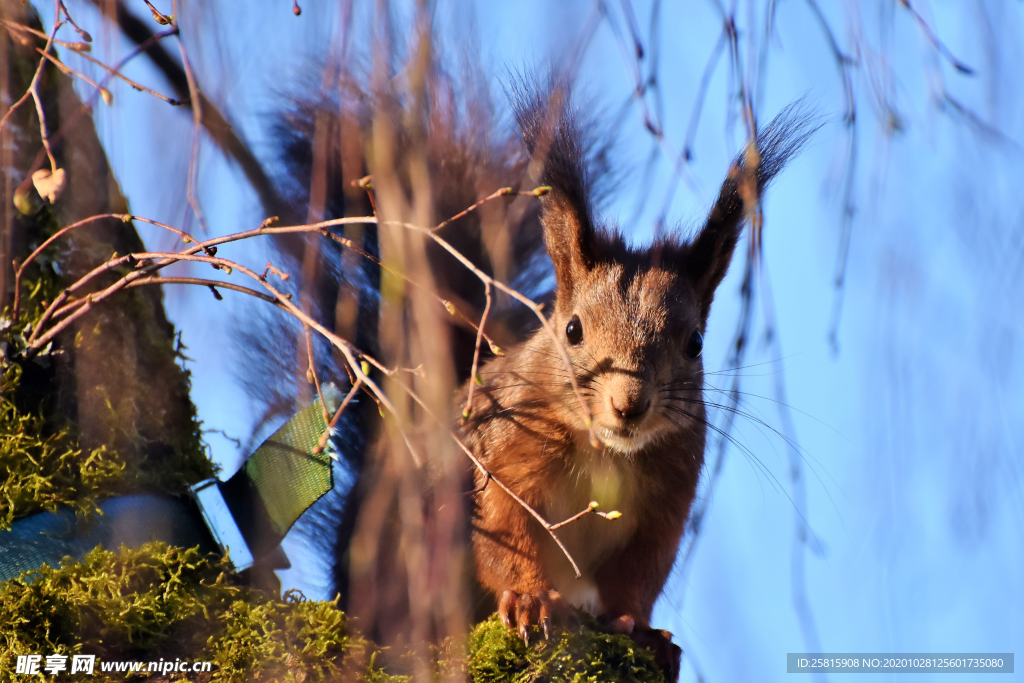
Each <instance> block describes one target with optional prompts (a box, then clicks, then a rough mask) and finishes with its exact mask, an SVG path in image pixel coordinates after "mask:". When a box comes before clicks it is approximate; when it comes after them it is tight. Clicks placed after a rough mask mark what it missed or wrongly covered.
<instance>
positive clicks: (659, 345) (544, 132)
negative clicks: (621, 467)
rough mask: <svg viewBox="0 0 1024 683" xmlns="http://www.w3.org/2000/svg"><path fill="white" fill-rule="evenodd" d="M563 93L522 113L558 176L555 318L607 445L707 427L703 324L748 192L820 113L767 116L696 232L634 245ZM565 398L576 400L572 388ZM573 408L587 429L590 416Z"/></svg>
mask: <svg viewBox="0 0 1024 683" xmlns="http://www.w3.org/2000/svg"><path fill="white" fill-rule="evenodd" d="M564 100H565V98H563V97H561V96H560V95H559V94H558V92H557V90H556V91H555V93H554V94H553V95H549V96H548V97H547V98H546V99H545V98H541V97H539V96H537V95H536V94H534V95H532V96H523V95H522V94H520V97H519V99H518V102H517V105H518V106H517V119H518V122H519V124H520V127H521V128H522V130H523V135H524V138H525V140H526V143H527V147H528V149H529V150H530V152H531V154H532V155H533V159H534V160H535V161H536V162H538V163H543V170H542V171H541V173H540V174H539V180H540V181H541V183H543V184H544V185H549V186H550V187H551V190H550V191H549V193H548V194H547V195H545V196H544V198H543V199H542V203H543V204H542V206H543V208H542V214H541V222H542V224H543V226H544V241H545V244H546V246H547V250H548V254H549V255H550V257H551V260H552V263H553V264H554V270H555V278H556V281H557V287H556V299H555V307H554V312H553V313H552V315H551V318H550V320H551V323H552V326H553V327H554V329H555V331H556V333H557V334H559V335H561V336H562V339H561V341H562V343H563V344H564V345H565V348H566V350H567V351H568V354H569V357H570V359H571V360H572V363H573V366H574V371H575V375H576V379H577V382H578V384H579V386H580V389H581V393H582V395H583V397H584V398H585V399H586V400H587V402H588V404H589V406H590V409H591V411H592V413H593V418H594V424H595V427H596V432H597V436H598V438H600V439H601V441H602V442H603V443H604V445H605V447H607V448H608V449H610V450H612V451H614V452H619V453H623V454H627V455H629V454H632V453H636V452H638V451H641V450H643V449H644V448H645V447H647V446H649V445H651V444H653V443H655V442H657V441H659V440H662V439H664V438H666V437H670V436H672V435H678V434H683V433H689V434H691V435H693V434H698V435H703V434H704V433H705V426H706V417H705V410H704V402H703V392H702V388H703V363H702V358H701V351H702V347H703V344H704V338H703V335H704V330H705V326H706V324H707V319H708V313H709V312H710V309H711V302H712V300H713V299H714V295H715V290H716V289H717V288H718V285H719V284H720V283H721V281H722V278H723V277H724V276H725V273H726V271H727V270H728V267H729V262H730V260H731V259H732V255H733V251H734V250H735V248H736V244H737V242H738V240H739V236H740V230H741V227H742V222H743V219H744V216H745V215H746V212H747V211H748V210H749V209H750V208H752V207H749V206H746V205H745V202H744V197H747V201H748V202H750V201H751V199H753V198H756V195H757V194H758V193H759V192H760V191H761V190H763V189H764V188H765V186H766V185H767V183H768V182H769V181H770V179H771V178H772V176H774V174H775V173H776V172H777V171H778V170H779V169H780V168H781V167H782V165H783V164H784V163H785V161H786V160H787V159H788V158H789V157H790V156H791V155H792V154H793V153H794V152H795V151H796V150H797V149H798V148H799V146H800V145H801V144H802V143H803V142H804V141H805V140H806V139H807V137H808V136H809V135H810V134H811V133H812V132H813V127H812V124H813V121H812V120H811V119H810V118H809V117H808V116H806V115H805V114H804V113H803V112H802V110H801V107H800V106H799V104H797V105H796V106H791V107H790V108H788V109H787V110H785V111H784V112H783V113H782V114H781V115H780V116H779V117H778V118H777V119H776V120H775V121H774V122H772V124H770V125H769V126H768V127H766V128H765V129H764V130H763V131H762V133H761V135H759V136H758V141H757V143H758V144H757V149H758V151H759V157H758V163H757V166H756V168H755V169H754V170H753V172H748V171H747V170H745V166H744V161H743V160H742V159H738V160H737V161H736V162H735V163H734V165H733V167H732V168H731V170H730V172H729V174H728V177H727V178H726V180H725V182H724V183H723V185H722V189H721V192H720V194H719V197H718V199H717V201H716V203H715V205H714V207H713V208H712V210H711V212H710V215H709V216H708V219H707V221H706V223H705V224H704V226H703V227H702V228H701V230H700V231H699V232H698V233H697V234H696V235H695V236H694V237H693V238H692V239H690V240H688V241H684V240H681V239H679V238H676V237H668V238H662V239H658V240H656V241H655V242H654V244H653V245H651V246H649V247H647V248H645V249H634V248H631V247H629V246H628V245H627V244H626V243H625V242H624V240H623V239H622V238H621V237H620V236H619V235H618V234H616V233H615V232H613V231H608V230H605V229H602V228H600V227H598V226H597V225H596V224H595V220H594V217H593V209H592V206H591V201H590V196H589V195H590V192H589V188H590V182H589V180H590V179H589V178H588V166H587V163H586V157H587V154H586V151H587V146H586V145H585V143H584V142H583V141H582V136H581V134H580V131H579V126H578V124H577V122H576V121H575V119H574V117H573V115H572V113H571V111H570V109H569V108H568V107H567V106H565V104H564ZM555 106H557V109H553V108H552V107H555ZM552 112H554V113H552ZM747 167H748V168H749V164H748V165H747ZM744 184H746V186H745V187H742V186H744ZM753 200H754V201H756V199H753ZM565 398H566V403H567V404H573V405H575V400H573V399H572V397H571V392H570V393H569V395H567V396H566V397H565ZM578 413H579V411H578V410H577V411H574V412H573V413H569V412H566V413H565V415H564V417H565V419H567V420H572V419H574V418H573V415H575V414H578ZM575 419H578V420H579V425H577V427H579V428H580V429H582V427H583V425H582V418H580V417H579V416H578V415H577V416H576V418H575Z"/></svg>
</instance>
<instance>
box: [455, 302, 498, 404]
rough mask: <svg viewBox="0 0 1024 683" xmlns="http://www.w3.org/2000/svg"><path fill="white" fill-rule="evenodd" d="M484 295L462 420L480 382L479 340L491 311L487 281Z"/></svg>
mask: <svg viewBox="0 0 1024 683" xmlns="http://www.w3.org/2000/svg"><path fill="white" fill-rule="evenodd" d="M484 296H486V297H487V303H485V304H484V312H483V315H481V316H480V326H479V327H478V328H477V330H476V343H475V344H474V346H473V367H472V368H471V369H470V372H469V396H468V397H467V398H466V407H465V408H464V409H463V411H462V420H463V422H465V421H466V420H468V419H469V416H470V415H472V414H473V390H474V389H476V385H477V383H479V382H480V375H479V374H478V368H479V366H480V341H481V337H483V334H484V325H486V324H487V314H488V313H490V312H491V285H490V283H489V282H485V283H484Z"/></svg>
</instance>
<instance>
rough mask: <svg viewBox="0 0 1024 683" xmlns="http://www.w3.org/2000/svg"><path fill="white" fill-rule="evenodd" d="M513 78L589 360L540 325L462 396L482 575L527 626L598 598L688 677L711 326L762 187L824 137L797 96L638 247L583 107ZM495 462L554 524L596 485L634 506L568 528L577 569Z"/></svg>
mask: <svg viewBox="0 0 1024 683" xmlns="http://www.w3.org/2000/svg"><path fill="white" fill-rule="evenodd" d="M513 94H514V109H515V116H516V120H517V122H518V124H519V126H520V128H521V130H522V135H523V139H524V142H525V144H526V147H527V149H528V150H529V151H530V153H531V154H535V155H536V154H537V153H538V149H540V148H542V147H544V148H546V157H545V158H544V166H543V171H542V172H541V173H540V177H539V181H540V182H541V183H542V184H544V185H547V186H550V188H551V190H550V192H549V193H548V194H547V195H546V196H545V197H544V198H543V199H542V213H541V223H542V225H543V230H544V242H545V245H546V247H547V252H548V254H549V255H550V257H551V260H552V262H553V265H554V272H555V279H556V283H557V284H556V288H555V299H554V306H553V309H552V310H551V312H550V316H549V318H548V321H549V323H550V326H551V327H552V328H553V329H554V330H555V331H556V333H557V334H559V335H561V339H560V342H561V343H562V344H563V345H564V347H565V349H566V351H567V352H568V356H569V359H571V364H572V369H571V370H569V369H567V368H566V366H565V365H564V363H563V360H562V357H561V356H560V354H559V350H558V348H557V346H556V343H555V341H554V340H553V339H552V337H551V335H550V334H549V333H548V332H547V331H546V330H544V329H540V330H538V331H536V332H535V333H534V334H533V336H532V337H530V338H529V339H528V340H527V341H525V342H524V343H522V344H520V345H518V346H516V347H515V348H512V349H510V350H508V351H507V352H506V354H505V356H504V357H500V358H495V359H493V360H491V361H489V362H488V363H487V364H486V365H484V366H483V367H482V368H481V370H480V373H479V375H480V378H481V382H482V386H480V387H478V388H477V391H476V393H475V396H474V398H473V405H471V406H466V405H465V400H466V395H467V393H468V385H467V387H464V388H463V390H462V392H461V394H460V395H461V397H462V401H463V403H462V404H461V405H460V412H461V413H462V414H469V415H470V417H469V419H468V420H466V422H465V424H464V426H463V428H462V435H463V438H464V439H465V441H466V443H467V444H469V445H470V447H471V448H472V450H473V452H474V454H475V455H476V456H477V458H479V460H480V461H481V462H482V463H483V465H484V467H486V470H487V473H484V472H483V471H477V473H476V484H477V491H478V493H477V494H476V497H475V505H474V509H473V515H472V544H473V553H474V557H475V561H476V571H477V577H478V580H479V581H480V583H481V584H482V585H483V586H484V587H485V588H486V589H488V590H489V591H491V592H492V593H493V595H494V596H495V598H496V599H497V600H498V611H499V615H500V618H501V620H502V621H503V623H504V624H505V625H506V626H508V627H510V628H511V627H515V628H518V630H519V633H520V635H521V637H523V638H524V639H527V640H528V638H529V628H530V626H532V625H540V626H541V627H542V628H543V631H544V634H545V635H548V633H549V631H550V628H551V625H552V622H557V621H559V620H562V621H563V622H571V621H572V610H571V609H570V606H572V607H576V608H582V609H584V610H586V611H588V612H590V613H592V614H593V615H595V616H597V617H598V618H599V619H600V620H602V621H603V622H605V623H606V624H607V625H609V626H610V627H611V628H613V629H614V630H618V631H620V632H623V633H628V634H631V635H633V636H634V639H635V640H637V642H638V643H640V644H643V645H646V646H648V647H652V648H653V649H654V650H655V653H656V655H657V657H658V659H659V661H660V663H661V664H662V665H663V666H665V667H666V671H667V673H668V675H669V680H675V677H676V675H677V674H678V667H679V655H680V650H679V648H678V647H677V646H675V645H672V644H671V642H670V640H669V638H670V635H669V634H667V632H664V631H656V630H653V629H651V627H650V618H651V611H652V609H653V607H654V603H655V600H656V599H657V597H658V595H659V594H660V593H661V590H662V587H663V586H664V584H665V581H666V580H667V578H668V576H669V572H670V571H671V569H672V566H673V562H674V560H675V556H676V552H677V549H678V547H679V543H680V539H681V538H682V536H683V531H684V525H685V523H686V520H687V516H688V513H689V510H690V505H691V503H692V501H693V499H694V496H695V493H696V488H697V481H698V477H699V474H700V471H701V467H702V465H703V461H704V446H705V438H706V431H707V424H708V423H707V415H706V410H705V406H704V402H703V394H702V389H703V365H702V360H701V351H702V348H703V344H704V337H703V335H704V331H705V328H706V325H707V320H708V314H709V312H710V308H711V303H712V300H713V299H714V295H715V290H716V288H717V287H718V285H719V284H720V283H721V281H722V279H723V277H724V276H725V274H726V271H727V269H728V267H729V262H730V259H731V257H732V254H733V251H734V249H735V247H736V244H737V242H738V240H739V237H740V230H741V227H742V223H743V220H744V218H745V217H746V216H747V215H748V213H749V212H751V211H752V210H753V208H754V207H753V206H751V201H756V196H757V195H760V193H761V192H763V191H764V189H765V188H766V186H767V185H768V183H769V182H770V181H771V180H772V178H773V177H774V176H775V175H776V173H777V172H778V171H779V170H780V169H781V168H782V166H783V165H784V164H785V162H786V161H787V160H788V159H789V158H790V157H791V156H792V155H793V154H794V153H795V152H796V151H797V150H798V149H799V147H800V146H801V145H802V144H803V142H804V141H805V140H806V139H807V136H808V135H809V133H810V130H809V127H808V121H807V118H806V117H804V116H802V114H801V110H800V107H799V106H791V107H789V108H788V109H786V110H785V111H783V112H782V114H780V115H779V116H778V118H776V119H775V120H774V121H773V122H772V123H771V124H770V125H769V126H768V127H767V128H765V129H764V130H762V131H761V132H760V134H759V135H758V138H757V144H756V148H755V149H756V156H757V157H759V160H758V161H756V162H754V163H755V164H756V166H754V168H753V169H751V168H750V165H751V161H750V156H749V155H748V156H741V157H740V158H738V159H737V160H736V161H735V163H734V164H733V166H732V168H731V170H730V172H729V174H728V176H727V177H726V179H725V182H724V183H723V185H722V187H721V190H720V192H719V194H718V198H717V201H716V202H715V204H714V206H713V208H712V209H711V212H710V215H709V216H708V218H707V221H706V222H705V224H704V226H703V228H702V229H701V230H700V231H699V232H698V233H697V234H696V236H695V237H693V238H692V239H690V240H683V239H681V238H680V237H679V236H677V235H673V234H669V235H667V236H664V237H659V238H656V239H655V240H654V242H653V243H652V244H650V245H649V246H647V247H644V248H635V247H631V246H629V245H627V243H626V241H625V239H624V238H623V237H622V235H621V234H619V233H617V232H615V231H613V230H607V229H602V227H601V226H600V224H599V223H598V220H597V218H596V217H595V215H594V211H593V208H592V204H591V200H590V190H589V179H588V174H589V171H588V168H587V164H586V157H585V154H584V153H583V151H582V150H583V143H582V142H581V140H582V137H581V131H580V129H579V126H578V120H577V119H576V118H575V117H574V114H573V112H572V110H571V109H570V108H568V107H566V106H561V107H560V108H559V109H558V110H556V111H552V107H557V106H559V105H558V104H557V103H556V102H555V100H556V99H557V98H554V97H552V96H551V95H550V94H544V93H538V92H535V91H530V90H522V89H520V90H518V91H515V92H514V93H513ZM755 158H756V157H755ZM748 176H749V177H748ZM748 181H749V183H750V184H751V185H753V186H754V187H746V188H745V187H744V183H745V182H748ZM751 190H753V191H751ZM755 193H756V194H755ZM569 372H572V373H574V374H575V379H576V381H577V383H578V387H579V395H580V396H581V397H582V398H583V399H584V400H585V401H586V402H587V403H588V404H589V409H590V411H591V412H592V420H593V422H592V425H593V432H594V434H595V435H596V438H597V440H598V443H597V444H594V443H592V442H591V438H590V429H588V425H587V424H586V423H585V418H584V414H583V413H582V412H581V411H580V409H579V402H578V400H577V395H576V392H575V391H574V389H573V386H572V383H571V381H570V378H569ZM492 476H493V477H494V478H496V479H498V480H500V481H502V482H504V483H505V484H506V485H507V486H509V487H510V488H511V489H512V491H514V492H515V493H516V495H518V496H519V497H520V498H522V500H523V501H525V502H526V503H528V504H529V505H530V506H531V507H533V508H534V509H535V510H537V511H538V512H539V513H540V514H541V515H542V516H543V517H544V518H545V519H547V520H548V521H549V522H552V523H553V522H558V521H560V520H563V519H567V518H569V517H571V516H573V515H574V514H576V513H578V512H579V511H581V510H584V509H587V507H588V505H592V503H590V502H589V501H592V500H593V501H595V502H598V503H599V504H600V506H601V507H604V508H608V509H614V510H615V511H617V512H619V513H620V514H621V517H618V516H617V515H615V516H614V517H616V518H615V519H614V521H613V520H612V519H608V518H607V517H605V516H599V515H593V514H591V515H585V516H583V517H581V518H580V519H577V520H575V521H573V522H572V523H571V524H568V525H566V526H564V527H562V528H561V529H559V530H558V532H557V533H558V535H559V538H560V540H561V541H562V543H563V544H564V546H565V548H566V550H567V551H568V553H569V554H571V556H572V557H573V558H574V560H575V562H576V563H577V564H578V565H579V570H580V572H581V573H582V577H580V578H577V577H576V575H575V573H574V570H573V567H572V565H571V564H570V562H569V561H568V559H567V558H566V557H565V555H564V554H563V552H562V550H561V549H560V548H559V547H558V545H557V544H556V542H555V540H554V539H553V538H552V537H551V535H550V534H549V533H548V532H547V530H545V529H544V528H543V527H542V526H541V525H540V524H539V523H538V522H537V521H536V520H535V519H533V518H532V517H531V515H530V514H529V512H528V511H527V510H526V509H525V508H524V507H523V506H522V505H520V504H519V503H518V502H517V501H515V500H514V499H513V498H512V497H511V496H510V495H509V494H508V493H506V492H505V491H504V490H502V489H501V488H499V487H497V486H493V485H488V484H489V479H490V478H491V477H492Z"/></svg>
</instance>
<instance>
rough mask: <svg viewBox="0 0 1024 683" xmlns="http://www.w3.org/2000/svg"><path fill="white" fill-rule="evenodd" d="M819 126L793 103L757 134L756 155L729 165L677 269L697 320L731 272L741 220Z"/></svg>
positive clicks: (704, 316)
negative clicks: (690, 291)
mask: <svg viewBox="0 0 1024 683" xmlns="http://www.w3.org/2000/svg"><path fill="white" fill-rule="evenodd" d="M820 126H821V124H820V122H819V121H818V119H817V118H816V117H815V116H813V115H812V114H811V113H809V112H808V108H807V106H806V104H805V103H804V101H803V100H797V101H796V102H794V103H792V104H790V105H789V106H787V107H786V108H785V109H783V110H782V112H780V113H779V115H778V116H776V117H775V119H774V120H773V121H772V122H771V123H770V124H768V125H767V126H766V127H765V128H763V129H762V130H761V131H760V133H758V136H757V150H756V153H752V152H753V150H750V151H748V152H747V153H744V154H742V155H740V156H739V157H738V158H737V159H736V161H735V162H733V165H732V167H731V168H730V169H729V175H728V176H727V177H726V179H725V182H724V183H722V189H721V191H720V192H719V193H718V200H717V201H716V202H715V205H714V206H713V207H712V209H711V213H710V214H709V215H708V220H707V223H705V225H704V228H703V229H702V230H701V231H700V233H699V234H698V235H697V237H696V238H694V240H693V241H692V242H691V243H690V244H689V246H688V247H687V249H686V250H685V251H684V252H683V253H684V256H683V263H682V264H681V267H682V269H683V272H684V273H685V274H686V275H687V276H688V277H689V278H690V281H691V282H692V283H693V286H694V290H695V291H696V292H697V296H698V298H699V301H700V305H701V320H707V317H708V313H709V312H710V310H711V302H712V300H713V299H714V297H715V290H716V289H717V288H718V285H719V284H721V282H722V278H724V277H725V273H726V271H728V270H729V262H730V261H731V260H732V254H733V251H735V249H736V243H737V242H738V241H739V238H740V230H741V228H742V223H743V219H744V218H745V217H746V215H747V214H748V213H749V212H751V211H753V210H754V206H753V204H756V202H757V201H758V198H759V197H760V196H761V194H763V193H764V191H765V190H766V189H767V187H768V184H769V183H770V182H771V181H772V179H773V178H774V177H775V176H776V174H778V172H779V171H781V170H782V168H783V166H785V164H786V162H787V161H789V160H790V159H791V158H792V157H793V156H795V155H796V154H797V153H798V152H799V151H800V150H801V148H802V147H803V146H804V144H805V143H806V142H807V140H808V139H809V138H810V137H811V135H813V134H814V132H815V131H816V130H818V128H819V127H820ZM752 166H753V167H752Z"/></svg>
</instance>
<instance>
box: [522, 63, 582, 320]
mask: <svg viewBox="0 0 1024 683" xmlns="http://www.w3.org/2000/svg"><path fill="white" fill-rule="evenodd" d="M508 94H509V99H510V100H511V101H512V106H513V110H514V112H515V117H516V122H517V123H518V124H519V128H520V130H521V131H522V134H523V142H525V143H526V148H527V150H528V151H529V153H530V158H531V161H530V170H531V176H532V177H533V178H534V179H535V181H536V182H537V184H538V185H542V186H544V185H546V186H549V187H550V188H551V190H550V191H549V192H548V193H547V194H546V195H544V197H543V199H542V200H541V202H542V203H541V206H542V213H541V223H542V224H543V226H544V243H545V245H546V246H547V249H548V254H549V255H550V256H551V261H552V262H553V263H554V266H555V278H556V280H557V282H558V290H557V298H558V305H559V306H561V305H562V304H563V302H568V301H570V300H571V299H572V290H573V287H574V283H575V282H576V281H577V280H578V279H579V278H580V276H581V275H582V274H583V273H585V272H586V271H587V270H589V269H590V268H591V267H592V266H593V263H594V260H595V253H594V250H595V247H596V245H595V243H594V237H595V235H594V224H593V218H592V209H591V202H590V178H589V169H588V167H587V146H586V145H585V143H584V141H583V136H582V134H581V131H580V127H579V122H578V121H577V120H576V118H575V117H574V115H573V112H572V107H571V105H570V95H569V89H568V85H567V84H566V83H564V82H560V81H557V80H552V81H550V82H549V83H548V84H547V85H546V86H545V87H539V86H537V85H534V84H530V83H528V82H526V81H525V80H524V79H522V78H519V79H515V78H514V79H513V80H512V83H511V84H510V86H509V88H508Z"/></svg>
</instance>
